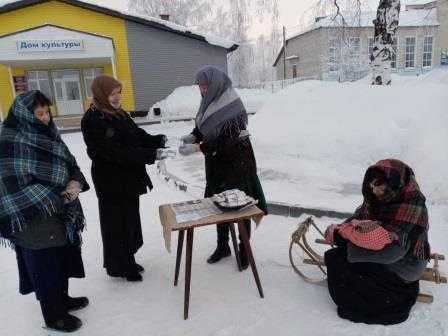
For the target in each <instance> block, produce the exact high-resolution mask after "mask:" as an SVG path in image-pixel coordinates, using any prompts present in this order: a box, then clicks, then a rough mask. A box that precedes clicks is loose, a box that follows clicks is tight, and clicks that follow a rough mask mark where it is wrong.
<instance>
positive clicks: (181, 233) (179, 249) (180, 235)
mask: <svg viewBox="0 0 448 336" xmlns="http://www.w3.org/2000/svg"><path fill="white" fill-rule="evenodd" d="M184 235H185V230H180V231H179V233H178V236H177V256H176V271H175V273H174V286H177V283H178V281H179V270H180V262H181V261H182V249H183V246H184Z"/></svg>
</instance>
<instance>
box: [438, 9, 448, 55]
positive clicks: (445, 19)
mask: <svg viewBox="0 0 448 336" xmlns="http://www.w3.org/2000/svg"><path fill="white" fill-rule="evenodd" d="M437 5H438V7H437V14H438V20H439V23H440V26H439V41H438V51H437V55H438V56H437V57H438V63H439V64H440V54H441V52H442V51H446V52H448V0H438V2H437Z"/></svg>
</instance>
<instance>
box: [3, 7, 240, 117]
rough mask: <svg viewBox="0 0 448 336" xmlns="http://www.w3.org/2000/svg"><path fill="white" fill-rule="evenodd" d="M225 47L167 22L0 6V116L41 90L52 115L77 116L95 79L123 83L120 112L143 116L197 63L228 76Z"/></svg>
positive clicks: (90, 10)
mask: <svg viewBox="0 0 448 336" xmlns="http://www.w3.org/2000/svg"><path fill="white" fill-rule="evenodd" d="M237 47H238V46H237V45H235V44H234V43H232V42H229V41H226V40H223V39H218V38H214V37H213V38H212V37H210V36H207V35H203V34H199V33H194V32H191V31H189V30H188V29H186V28H185V27H181V26H178V25H175V24H173V23H171V22H168V21H164V20H161V19H156V18H147V17H139V16H134V15H129V14H126V13H121V12H118V11H115V10H112V9H108V8H104V7H100V6H97V5H94V4H91V3H87V2H84V1H75V0H48V1H45V0H40V1H39V0H25V1H16V2H12V3H9V4H7V5H4V6H2V7H0V118H1V119H4V118H5V116H6V115H7V112H8V110H9V107H10V105H11V103H12V101H13V99H14V97H15V96H16V95H17V94H18V93H20V92H23V91H27V90H33V89H40V90H41V91H43V92H44V93H46V94H47V95H48V96H49V97H50V98H51V100H52V101H53V104H54V105H53V107H52V111H53V113H54V114H55V116H57V117H66V116H79V115H82V114H83V112H84V111H85V110H86V108H87V107H88V106H89V104H90V102H91V91H90V85H91V83H92V81H93V79H94V78H95V77H96V76H98V75H99V74H108V75H111V76H114V77H115V78H117V79H118V80H119V81H121V82H122V84H123V107H124V109H125V110H127V111H148V109H149V108H150V107H151V106H152V105H153V104H154V103H156V102H157V101H160V100H162V99H163V98H165V97H166V96H167V95H169V94H170V93H171V92H172V91H173V90H174V89H175V88H176V87H179V86H184V85H192V84H193V83H194V75H195V72H196V71H197V70H198V69H199V68H200V67H202V66H204V65H214V66H216V67H218V68H220V69H222V70H224V71H227V54H228V53H229V52H231V51H233V50H235V49H236V48H237Z"/></svg>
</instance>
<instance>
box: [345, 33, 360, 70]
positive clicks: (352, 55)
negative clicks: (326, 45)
mask: <svg viewBox="0 0 448 336" xmlns="http://www.w3.org/2000/svg"><path fill="white" fill-rule="evenodd" d="M355 39H356V40H358V41H359V45H358V46H357V48H358V50H357V52H356V53H353V50H354V49H353V46H354V44H353V43H352V41H353V40H355ZM361 50H362V40H361V37H360V36H351V37H349V38H348V53H349V56H350V58H351V59H352V60H355V62H357V63H358V64H359V62H360V61H361Z"/></svg>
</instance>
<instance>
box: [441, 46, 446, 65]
mask: <svg viewBox="0 0 448 336" xmlns="http://www.w3.org/2000/svg"><path fill="white" fill-rule="evenodd" d="M440 64H441V65H448V48H446V49H442V50H441V51H440Z"/></svg>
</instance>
